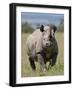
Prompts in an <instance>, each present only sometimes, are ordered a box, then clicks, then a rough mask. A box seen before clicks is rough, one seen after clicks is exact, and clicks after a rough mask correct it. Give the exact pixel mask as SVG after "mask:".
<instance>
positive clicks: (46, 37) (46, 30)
mask: <svg viewBox="0 0 73 90" xmlns="http://www.w3.org/2000/svg"><path fill="white" fill-rule="evenodd" d="M56 29H57V28H56V26H55V25H49V26H45V27H44V26H43V25H41V28H40V31H41V32H42V36H43V37H42V46H43V48H46V47H50V46H51V45H52V43H53V42H52V39H53V38H55V31H56Z"/></svg>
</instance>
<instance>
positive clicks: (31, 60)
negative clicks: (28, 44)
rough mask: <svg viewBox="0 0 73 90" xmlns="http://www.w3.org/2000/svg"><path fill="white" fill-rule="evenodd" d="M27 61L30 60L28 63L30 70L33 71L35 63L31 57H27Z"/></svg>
mask: <svg viewBox="0 0 73 90" xmlns="http://www.w3.org/2000/svg"><path fill="white" fill-rule="evenodd" d="M29 62H30V65H31V68H32V70H33V71H34V70H36V66H35V63H34V60H33V58H31V57H29Z"/></svg>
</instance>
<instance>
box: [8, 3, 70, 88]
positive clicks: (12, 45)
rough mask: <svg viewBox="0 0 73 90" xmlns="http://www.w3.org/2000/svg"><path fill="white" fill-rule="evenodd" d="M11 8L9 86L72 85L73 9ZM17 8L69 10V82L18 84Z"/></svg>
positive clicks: (53, 6) (18, 4) (24, 5)
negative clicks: (72, 19)
mask: <svg viewBox="0 0 73 90" xmlns="http://www.w3.org/2000/svg"><path fill="white" fill-rule="evenodd" d="M9 7H10V10H9V12H10V41H9V43H10V63H9V67H10V69H9V85H10V86H13V87H15V86H33V85H48V84H49V85H50V84H66V83H71V7H70V6H57V5H40V4H22V3H11V4H10V5H9ZM17 7H33V8H38V7H39V8H45V9H47V8H52V9H64V10H69V80H67V81H54V82H37V83H20V84H17V83H16V77H17V75H16V72H17V70H16V49H17V48H16V44H17V43H16V33H17V32H16V22H17V21H16V17H17V16H16V8H17Z"/></svg>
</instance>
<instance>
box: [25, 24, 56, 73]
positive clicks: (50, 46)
mask: <svg viewBox="0 0 73 90" xmlns="http://www.w3.org/2000/svg"><path fill="white" fill-rule="evenodd" d="M56 29H57V28H56V26H55V25H48V26H43V25H41V27H40V28H39V29H36V30H35V31H34V32H33V33H32V34H31V35H30V36H29V37H28V39H27V42H26V45H27V54H28V57H29V62H30V65H31V68H32V70H36V66H35V61H38V62H39V64H40V70H41V71H45V70H46V63H47V62H48V61H49V65H51V66H53V65H55V63H56V60H57V55H58V44H57V41H56V38H55V31H56Z"/></svg>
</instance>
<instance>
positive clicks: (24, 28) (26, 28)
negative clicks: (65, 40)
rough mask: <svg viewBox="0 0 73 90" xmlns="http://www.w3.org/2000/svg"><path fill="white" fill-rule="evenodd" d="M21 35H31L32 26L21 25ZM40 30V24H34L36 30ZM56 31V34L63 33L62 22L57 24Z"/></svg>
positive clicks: (27, 24) (26, 23)
mask: <svg viewBox="0 0 73 90" xmlns="http://www.w3.org/2000/svg"><path fill="white" fill-rule="evenodd" d="M21 28H22V33H32V32H33V31H34V30H35V28H34V27H33V25H31V24H29V23H28V22H25V23H22V26H21ZM37 28H40V24H36V29H37ZM57 31H58V32H64V20H63V19H62V20H61V21H60V23H59V25H57Z"/></svg>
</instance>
